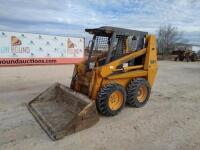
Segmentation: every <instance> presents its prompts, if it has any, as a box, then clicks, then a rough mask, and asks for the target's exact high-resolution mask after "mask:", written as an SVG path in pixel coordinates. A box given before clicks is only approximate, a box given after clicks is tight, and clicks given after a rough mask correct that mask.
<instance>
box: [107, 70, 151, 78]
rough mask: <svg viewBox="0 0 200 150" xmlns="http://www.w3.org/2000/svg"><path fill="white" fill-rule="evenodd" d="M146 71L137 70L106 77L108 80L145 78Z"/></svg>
mask: <svg viewBox="0 0 200 150" xmlns="http://www.w3.org/2000/svg"><path fill="white" fill-rule="evenodd" d="M147 74H148V73H147V71H144V70H137V71H130V72H126V73H119V74H115V75H111V76H108V77H107V78H108V79H122V78H135V77H144V76H147Z"/></svg>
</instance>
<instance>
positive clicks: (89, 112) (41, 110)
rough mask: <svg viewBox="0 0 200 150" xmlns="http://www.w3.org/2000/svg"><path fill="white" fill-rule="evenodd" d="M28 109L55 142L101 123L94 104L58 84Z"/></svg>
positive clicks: (46, 91) (37, 98)
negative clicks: (98, 122)
mask: <svg viewBox="0 0 200 150" xmlns="http://www.w3.org/2000/svg"><path fill="white" fill-rule="evenodd" d="M27 107H28V109H29V111H30V112H31V113H32V114H33V116H34V118H35V119H36V121H38V123H39V124H40V126H41V127H42V128H43V129H44V131H45V132H46V133H47V134H48V136H49V137H50V138H51V139H52V140H58V139H61V138H63V137H64V136H66V135H69V134H72V133H75V132H78V131H81V130H83V129H86V128H89V127H91V126H92V125H94V124H95V123H96V122H97V121H98V120H99V116H98V113H97V110H96V105H95V102H94V101H91V100H90V99H89V98H87V97H86V96H84V95H82V94H80V93H77V92H74V91H73V90H71V89H70V88H68V87H66V86H64V85H61V84H59V83H56V84H54V85H53V86H51V87H50V88H48V89H47V90H45V91H44V92H42V93H41V94H40V95H39V96H37V97H36V98H35V99H33V100H32V101H31V102H29V103H28V105H27Z"/></svg>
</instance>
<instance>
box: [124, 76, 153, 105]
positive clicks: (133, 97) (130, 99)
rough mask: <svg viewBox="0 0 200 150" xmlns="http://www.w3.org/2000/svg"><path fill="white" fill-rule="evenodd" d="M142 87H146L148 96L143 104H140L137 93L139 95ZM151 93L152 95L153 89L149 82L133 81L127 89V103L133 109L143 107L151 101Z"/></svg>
mask: <svg viewBox="0 0 200 150" xmlns="http://www.w3.org/2000/svg"><path fill="white" fill-rule="evenodd" d="M141 85H145V86H146V88H147V96H146V98H145V100H144V101H143V102H140V101H139V100H138V99H137V93H138V90H139V88H140V86H141ZM150 93H151V87H150V85H149V83H148V81H147V80H145V79H144V78H137V79H135V80H132V81H131V82H130V83H129V85H128V87H127V100H126V102H127V104H128V105H130V106H132V107H136V108H139V107H143V106H144V105H145V104H146V103H147V101H148V100H149V97H150Z"/></svg>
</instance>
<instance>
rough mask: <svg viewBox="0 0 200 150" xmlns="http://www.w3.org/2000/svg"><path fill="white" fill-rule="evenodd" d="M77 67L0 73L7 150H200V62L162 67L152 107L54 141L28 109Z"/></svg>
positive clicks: (0, 122)
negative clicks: (35, 98) (34, 100)
mask: <svg viewBox="0 0 200 150" xmlns="http://www.w3.org/2000/svg"><path fill="white" fill-rule="evenodd" d="M72 71H73V65H61V66H29V67H11V68H9V67H6V68H3V67H2V68H0V149H1V150H55V149H56V150H64V149H66V150H79V149H81V150H111V149H112V150H125V149H127V150H130V149H131V150H143V149H144V150H200V115H199V114H200V62H194V63H191V62H190V63H187V62H173V61H171V62H170V61H161V62H159V71H158V76H157V80H156V82H155V86H154V87H153V90H152V94H151V98H150V101H149V103H148V104H147V105H146V106H145V107H143V108H139V109H138V108H130V107H128V106H127V107H125V108H124V109H123V110H122V112H121V113H120V114H119V115H117V116H115V117H102V116H101V117H100V121H99V122H98V123H97V124H96V125H95V126H93V127H91V128H89V129H86V130H84V131H81V132H79V133H76V134H73V135H71V136H67V137H65V138H64V139H62V140H60V141H57V142H53V141H51V140H50V139H49V137H48V136H47V135H46V133H45V132H44V131H43V130H42V129H41V128H40V126H39V125H38V124H37V122H36V121H35V120H34V118H33V117H32V115H31V114H30V113H29V111H28V110H27V108H26V107H25V103H27V102H29V101H30V100H31V99H33V98H34V97H35V96H37V95H38V94H39V93H40V92H41V91H43V90H44V89H46V88H47V87H48V86H50V85H51V84H53V83H54V82H61V83H63V84H66V85H69V83H70V79H71V74H72Z"/></svg>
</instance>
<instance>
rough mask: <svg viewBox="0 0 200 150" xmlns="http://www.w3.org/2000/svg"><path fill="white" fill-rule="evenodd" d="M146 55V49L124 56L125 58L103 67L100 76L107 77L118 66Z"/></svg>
mask: <svg viewBox="0 0 200 150" xmlns="http://www.w3.org/2000/svg"><path fill="white" fill-rule="evenodd" d="M145 53H146V49H141V50H138V51H136V52H133V53H131V54H128V55H126V56H123V57H121V58H119V59H117V60H115V61H112V62H111V63H109V64H107V65H105V66H103V67H101V69H100V74H101V76H102V77H107V76H108V75H110V74H112V73H113V70H115V69H116V67H117V66H119V65H121V64H123V63H126V62H128V61H129V60H132V59H133V58H136V57H138V56H141V55H143V54H145Z"/></svg>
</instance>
